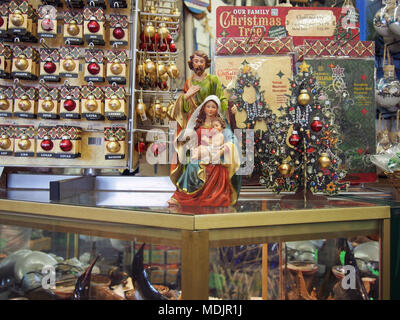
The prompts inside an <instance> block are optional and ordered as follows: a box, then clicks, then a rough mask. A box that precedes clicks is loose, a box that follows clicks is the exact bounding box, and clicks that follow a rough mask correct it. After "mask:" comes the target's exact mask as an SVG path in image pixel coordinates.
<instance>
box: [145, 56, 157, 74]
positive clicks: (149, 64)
mask: <svg viewBox="0 0 400 320" xmlns="http://www.w3.org/2000/svg"><path fill="white" fill-rule="evenodd" d="M144 71H145V72H146V73H147V74H154V73H155V72H156V65H155V63H154V62H153V61H151V60H150V59H147V60H146V62H145V65H144Z"/></svg>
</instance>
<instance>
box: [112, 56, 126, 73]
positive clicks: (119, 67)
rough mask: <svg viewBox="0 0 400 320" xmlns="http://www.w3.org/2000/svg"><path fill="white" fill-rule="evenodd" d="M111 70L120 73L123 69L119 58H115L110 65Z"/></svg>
mask: <svg viewBox="0 0 400 320" xmlns="http://www.w3.org/2000/svg"><path fill="white" fill-rule="evenodd" d="M110 70H111V72H112V73H113V74H120V73H121V72H122V70H123V68H122V64H121V61H120V60H119V59H115V60H114V61H113V63H112V65H111V67H110Z"/></svg>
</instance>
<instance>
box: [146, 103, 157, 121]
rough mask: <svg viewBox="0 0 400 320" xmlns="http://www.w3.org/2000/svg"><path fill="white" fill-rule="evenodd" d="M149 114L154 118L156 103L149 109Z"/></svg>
mask: <svg viewBox="0 0 400 320" xmlns="http://www.w3.org/2000/svg"><path fill="white" fill-rule="evenodd" d="M147 115H148V116H149V118H154V116H155V112H154V105H152V106H151V107H150V108H149V110H147Z"/></svg>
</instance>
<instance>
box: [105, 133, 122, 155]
mask: <svg viewBox="0 0 400 320" xmlns="http://www.w3.org/2000/svg"><path fill="white" fill-rule="evenodd" d="M106 148H107V150H108V151H109V152H111V153H117V152H118V151H119V150H121V145H120V143H119V142H118V140H117V138H115V137H111V138H110V139H108V143H107V145H106Z"/></svg>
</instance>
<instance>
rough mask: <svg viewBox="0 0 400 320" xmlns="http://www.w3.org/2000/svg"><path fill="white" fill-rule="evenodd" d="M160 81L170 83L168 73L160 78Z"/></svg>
mask: <svg viewBox="0 0 400 320" xmlns="http://www.w3.org/2000/svg"><path fill="white" fill-rule="evenodd" d="M160 79H161V81H163V82H165V81H168V79H169V76H168V73H164V74H163V75H162V76H160Z"/></svg>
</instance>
